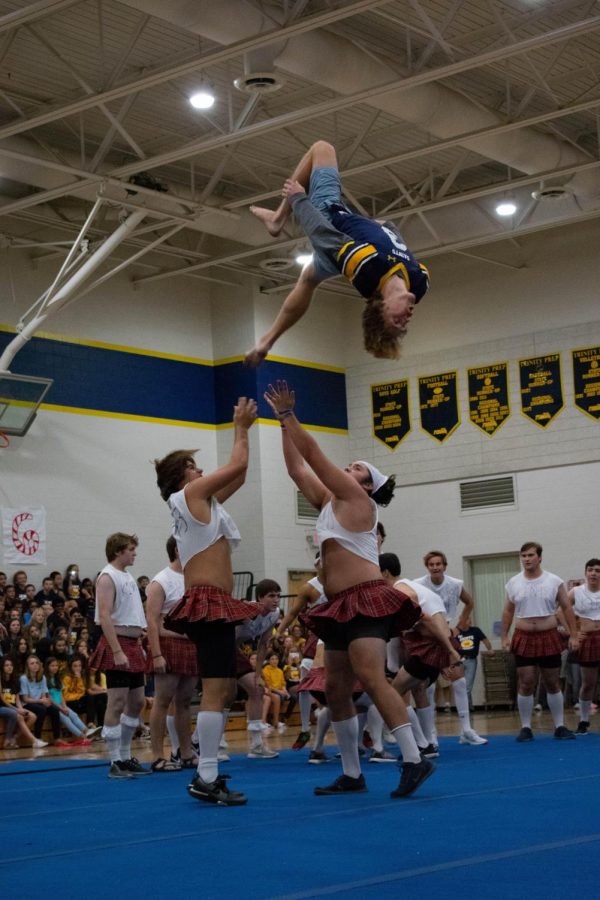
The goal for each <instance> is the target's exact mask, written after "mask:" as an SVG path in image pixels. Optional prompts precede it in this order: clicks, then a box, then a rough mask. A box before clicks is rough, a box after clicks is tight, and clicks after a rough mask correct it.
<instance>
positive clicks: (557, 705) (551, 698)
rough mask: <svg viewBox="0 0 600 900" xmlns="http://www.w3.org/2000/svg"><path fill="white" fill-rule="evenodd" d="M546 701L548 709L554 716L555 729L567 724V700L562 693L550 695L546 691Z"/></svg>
mask: <svg viewBox="0 0 600 900" xmlns="http://www.w3.org/2000/svg"><path fill="white" fill-rule="evenodd" d="M546 700H547V701H548V709H549V710H550V714H551V716H552V720H553V722H554V727H555V728H560V726H561V725H564V724H565V698H564V697H563V694H562V691H558V693H557V694H550V693H548V691H546Z"/></svg>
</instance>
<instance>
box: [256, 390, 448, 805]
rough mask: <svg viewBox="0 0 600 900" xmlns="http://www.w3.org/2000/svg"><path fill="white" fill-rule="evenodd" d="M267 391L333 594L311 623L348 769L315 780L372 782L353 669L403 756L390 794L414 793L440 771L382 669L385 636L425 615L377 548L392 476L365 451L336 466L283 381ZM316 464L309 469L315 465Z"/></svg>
mask: <svg viewBox="0 0 600 900" xmlns="http://www.w3.org/2000/svg"><path fill="white" fill-rule="evenodd" d="M265 399H266V401H267V402H268V403H269V405H270V406H271V409H272V410H273V412H274V413H275V415H276V417H277V418H278V419H279V422H280V424H281V428H282V439H283V452H284V458H285V462H286V466H287V470H288V473H289V475H290V477H291V478H292V480H293V481H294V482H295V483H296V485H297V487H298V488H299V489H300V490H301V491H302V493H303V494H304V496H305V497H306V498H307V499H308V500H309V501H310V502H311V503H312V504H313V506H315V507H316V508H317V509H318V510H320V515H319V519H318V521H317V536H318V540H319V548H320V551H321V560H322V565H323V586H324V588H325V594H326V596H327V598H328V602H327V603H325V604H323V605H321V606H318V607H317V608H316V609H313V610H312V611H311V614H310V616H309V618H308V624H309V626H310V627H311V628H312V629H313V630H314V631H315V632H316V634H317V635H318V636H319V637H321V638H322V639H323V640H324V642H325V672H326V695H327V703H328V706H329V709H330V712H331V718H332V723H333V728H334V731H335V734H336V738H337V742H338V746H339V748H340V753H341V757H342V768H343V775H341V776H340V777H339V778H337V779H336V780H335V781H334V782H333V783H332V784H330V785H327V786H325V787H317V788H315V793H316V794H317V795H329V794H346V793H357V792H362V791H366V789H367V788H366V784H365V780H364V777H363V775H362V773H361V770H360V762H359V756H358V721H357V718H356V714H355V709H354V704H353V702H352V692H353V686H354V680H355V678H358V679H359V681H360V682H361V684H362V685H363V687H364V689H365V691H366V692H367V693H368V694H369V696H370V697H371V698H372V700H373V702H374V703H375V705H376V706H377V708H378V709H379V711H380V713H381V715H382V716H383V719H384V721H385V723H386V725H387V726H388V728H389V729H390V731H391V733H392V734H393V736H394V738H395V740H396V742H397V744H398V747H399V749H400V752H401V753H402V757H403V764H402V776H401V779H400V784H399V785H398V787H397V788H396V790H394V791H392V793H391V796H392V797H405V796H408V795H409V794H412V793H413V791H415V790H416V789H417V788H418V787H419V785H420V784H421V783H422V782H423V781H425V779H426V778H428V777H429V776H430V775H431V774H432V773H433V771H434V766H433V764H432V763H431V762H429V760H426V759H421V756H420V754H419V749H418V747H417V744H416V742H415V739H414V737H413V734H412V731H411V727H410V722H409V719H408V714H407V711H406V706H405V704H404V702H403V700H402V698H401V697H400V696H399V695H398V694H397V693H396V691H395V690H394V688H393V687H392V686H391V685H390V684H389V683H388V681H387V679H386V675H385V645H386V641H387V640H388V639H389V637H390V636H391V635H392V634H394V633H397V631H398V630H405V629H406V628H410V627H411V626H412V625H413V624H414V623H415V622H416V621H417V620H418V619H419V618H420V617H421V611H420V609H419V607H418V605H417V604H415V603H413V601H412V600H411V599H410V598H408V597H407V596H406V595H405V594H402V593H401V592H399V591H396V590H394V588H392V587H390V586H389V585H387V583H386V582H385V581H384V580H383V579H382V577H381V572H380V569H379V565H378V556H377V537H376V526H377V504H378V503H379V504H382V505H387V504H388V503H389V502H390V500H391V499H392V496H393V491H394V484H395V481H394V478H393V477H389V478H388V477H386V476H385V475H383V474H382V473H381V472H380V471H379V470H378V469H376V468H375V466H373V465H371V464H370V463H367V462H365V461H364V460H358V461H356V462H353V463H351V464H350V465H348V466H346V467H345V468H344V469H340V468H338V467H337V466H336V465H334V464H333V463H332V462H330V460H329V459H328V458H327V457H326V456H325V454H324V453H323V452H322V451H321V449H320V448H319V446H318V444H317V443H316V441H315V440H314V439H313V438H312V437H311V435H309V434H308V432H307V431H305V430H304V429H303V428H302V426H301V424H300V422H299V421H298V419H297V418H296V416H295V414H294V405H295V395H294V392H293V391H292V390H290V389H288V386H287V384H286V383H285V382H284V381H278V382H277V385H276V386H275V387H274V386H272V385H269V389H268V391H267V392H266V393H265ZM307 466H310V469H311V470H312V471H309V469H308V468H307Z"/></svg>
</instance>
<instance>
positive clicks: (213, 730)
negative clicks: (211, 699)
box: [198, 711, 223, 783]
mask: <svg viewBox="0 0 600 900" xmlns="http://www.w3.org/2000/svg"><path fill="white" fill-rule="evenodd" d="M222 734H223V713H220V712H213V711H206V712H199V713H198V735H199V737H200V758H199V760H198V775H199V776H200V778H201V779H202V781H205V782H207V783H210V782H211V781H214V780H215V779H216V777H217V775H218V774H219V764H218V762H217V754H218V752H219V741H220V740H221V736H222Z"/></svg>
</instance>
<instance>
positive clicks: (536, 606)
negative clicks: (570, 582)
mask: <svg viewBox="0 0 600 900" xmlns="http://www.w3.org/2000/svg"><path fill="white" fill-rule="evenodd" d="M562 583H563V581H562V578H559V577H558V575H553V574H552V572H542V574H541V575H540V576H539V577H538V578H525V576H524V575H523V573H522V572H519V574H518V575H513V577H512V578H511V579H510V581H508V582H507V585H506V596H507V597H508V599H509V600H512V602H513V603H514V604H515V615H516V616H517V618H519V619H533V618H535V617H536V616H553V615H554V614H555V612H556V606H557V603H556V595H557V593H558V589H559V587H560V586H561V584H562Z"/></svg>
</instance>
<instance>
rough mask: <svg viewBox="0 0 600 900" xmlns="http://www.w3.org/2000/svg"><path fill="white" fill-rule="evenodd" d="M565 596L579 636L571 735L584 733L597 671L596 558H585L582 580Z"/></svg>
mask: <svg viewBox="0 0 600 900" xmlns="http://www.w3.org/2000/svg"><path fill="white" fill-rule="evenodd" d="M567 596H568V599H569V603H571V605H572V606H573V611H574V613H575V615H576V616H577V618H578V620H579V635H580V639H581V643H580V645H579V652H578V654H577V658H578V660H579V665H580V666H581V688H580V690H579V725H578V726H577V731H576V732H575V734H588V732H589V728H590V711H591V708H592V701H593V699H594V696H595V693H596V687H597V686H598V672H599V671H600V559H596V558H594V559H588V561H587V562H586V564H585V582H584V583H583V584H580V585H578V586H577V587H574V588H572V589H571V590H570V591H569V593H568V595H567Z"/></svg>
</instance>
